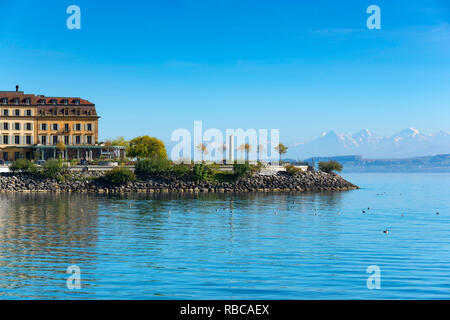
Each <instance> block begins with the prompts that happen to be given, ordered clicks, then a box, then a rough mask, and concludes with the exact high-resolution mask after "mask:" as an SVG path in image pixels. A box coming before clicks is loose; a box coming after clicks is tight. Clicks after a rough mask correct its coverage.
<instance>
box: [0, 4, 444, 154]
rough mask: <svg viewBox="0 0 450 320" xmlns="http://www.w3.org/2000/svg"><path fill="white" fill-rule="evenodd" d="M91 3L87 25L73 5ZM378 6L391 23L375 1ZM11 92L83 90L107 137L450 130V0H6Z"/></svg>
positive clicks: (4, 37)
mask: <svg viewBox="0 0 450 320" xmlns="http://www.w3.org/2000/svg"><path fill="white" fill-rule="evenodd" d="M71 4H76V5H78V6H80V8H81V30H68V29H67V28H66V19H67V17H68V14H66V8H67V7H68V6H69V5H71ZM371 4H376V5H378V6H380V8H381V16H382V17H381V19H382V20H381V30H369V29H367V28H366V19H367V17H368V16H369V15H368V14H367V13H366V8H367V7H368V6H369V5H371ZM0 11H1V12H2V19H1V20H0V66H1V71H0V72H1V75H2V76H1V77H0V90H9V89H10V90H14V86H15V85H16V84H19V85H20V87H21V90H24V91H25V92H28V93H36V94H44V95H47V96H51V95H56V96H64V95H67V96H80V97H82V98H86V99H88V100H90V101H93V102H94V103H95V104H96V106H97V109H98V113H99V114H100V115H101V116H102V118H101V122H100V126H101V127H100V138H101V139H105V138H110V137H115V136H119V135H123V136H125V137H126V138H132V137H135V136H138V135H143V134H148V135H151V136H156V137H159V138H161V139H162V140H164V141H165V142H167V143H169V139H170V134H171V132H172V131H173V130H174V129H176V128H187V129H190V130H191V129H192V127H193V121H194V120H202V121H203V126H204V128H212V127H214V128H219V129H223V130H224V129H225V128H244V129H245V128H268V129H270V128H279V129H280V136H281V137H280V140H281V141H283V142H285V143H286V144H288V145H291V144H294V143H297V142H303V141H308V140H310V139H312V138H315V137H316V136H318V135H320V133H321V132H323V131H326V130H335V131H337V132H354V131H358V130H359V129H362V128H369V129H371V130H373V131H375V132H377V133H380V134H386V135H389V134H393V133H395V132H397V131H400V130H401V129H403V128H406V127H416V128H419V129H422V130H423V131H425V132H429V133H432V132H436V131H439V130H450V127H449V123H450V122H449V119H450V108H449V107H450V72H449V71H450V58H449V57H450V3H449V2H448V1H445V0H442V1H441V0H436V1H431V0H430V1H397V0H396V1H375V0H373V1H372V0H371V1H357V0H355V1H322V0H318V1H306V0H304V1H300V0H297V1H290V0H286V1H274V0H272V1H265V0H258V1H245V0H240V1H223V0H220V1H219V0H216V1H214V0H208V1H203V0H189V1H170V0H164V1H163V0H161V1H146V2H144V1H137V0H129V1H93V0H89V1H62V0H58V1H45V0H44V1H23V0H13V1H12V0H11V1H9V0H0Z"/></svg>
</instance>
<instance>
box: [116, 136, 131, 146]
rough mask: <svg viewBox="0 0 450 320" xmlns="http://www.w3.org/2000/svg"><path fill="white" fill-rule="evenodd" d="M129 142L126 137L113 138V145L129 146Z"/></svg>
mask: <svg viewBox="0 0 450 320" xmlns="http://www.w3.org/2000/svg"><path fill="white" fill-rule="evenodd" d="M129 144H130V142H129V141H127V140H125V138H124V137H117V138H115V139H114V140H111V145H113V146H119V147H128V146H129Z"/></svg>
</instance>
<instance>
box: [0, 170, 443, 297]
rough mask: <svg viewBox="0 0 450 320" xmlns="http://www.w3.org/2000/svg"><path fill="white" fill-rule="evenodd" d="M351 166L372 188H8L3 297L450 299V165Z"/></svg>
mask: <svg viewBox="0 0 450 320" xmlns="http://www.w3.org/2000/svg"><path fill="white" fill-rule="evenodd" d="M345 178H347V179H349V180H350V181H352V182H354V183H356V184H357V185H359V186H360V187H361V188H362V189H360V190H354V191H347V192H330V193H304V194H240V195H231V194H200V195H197V196H195V195H191V196H187V195H184V196H177V195H173V196H169V195H165V196H162V195H160V196H151V195H128V196H102V195H79V194H70V195H64V194H63V195H61V194H60V195H51V194H22V195H21V194H1V195H0V205H1V207H0V299H24V298H27V299H417V298H423V299H432V298H446V299H449V298H450V194H449V191H450V174H352V175H350V174H347V175H345ZM368 207H370V210H368V209H367V208H368ZM362 210H365V211H366V213H362ZM436 211H438V212H439V215H437V214H436ZM386 228H389V233H388V234H384V233H383V230H385V229H386ZM70 265H77V266H78V267H79V268H80V270H81V288H80V289H78V290H77V289H74V290H69V289H68V288H67V286H66V279H67V278H68V277H69V276H70V275H69V274H67V273H66V270H67V267H68V266H70ZM370 265H376V266H378V267H379V268H380V270H381V289H373V290H369V289H368V288H367V284H366V281H367V278H368V276H369V274H367V272H366V271H367V267H368V266H370Z"/></svg>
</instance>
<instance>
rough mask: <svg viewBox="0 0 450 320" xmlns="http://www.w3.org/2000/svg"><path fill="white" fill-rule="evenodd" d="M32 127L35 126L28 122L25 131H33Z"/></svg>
mask: <svg viewBox="0 0 450 320" xmlns="http://www.w3.org/2000/svg"><path fill="white" fill-rule="evenodd" d="M32 125H33V124H32V123H31V122H27V123H26V124H25V129H26V130H28V131H30V130H33V129H32Z"/></svg>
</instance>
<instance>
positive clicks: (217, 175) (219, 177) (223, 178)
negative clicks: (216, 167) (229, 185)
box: [213, 171, 236, 182]
mask: <svg viewBox="0 0 450 320" xmlns="http://www.w3.org/2000/svg"><path fill="white" fill-rule="evenodd" d="M213 179H214V180H215V181H217V182H234V181H235V180H236V175H235V174H234V173H232V172H221V171H216V172H214V173H213Z"/></svg>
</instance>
